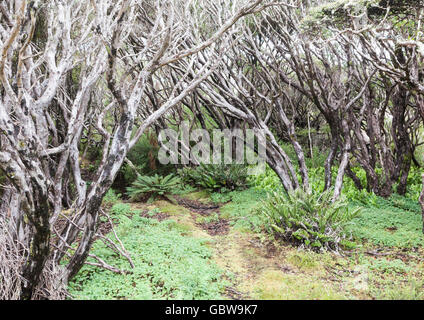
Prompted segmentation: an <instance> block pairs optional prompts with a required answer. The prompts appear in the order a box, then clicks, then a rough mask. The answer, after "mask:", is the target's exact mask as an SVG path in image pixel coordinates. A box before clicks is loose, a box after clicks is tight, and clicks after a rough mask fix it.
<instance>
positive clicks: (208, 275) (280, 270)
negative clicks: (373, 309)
mask: <svg viewBox="0 0 424 320" xmlns="http://www.w3.org/2000/svg"><path fill="white" fill-rule="evenodd" d="M237 195H240V197H239V198H238V199H236V198H235V197H234V199H233V201H228V202H227V203H219V204H217V203H216V202H212V201H211V199H210V197H209V195H207V194H206V193H204V192H195V193H190V194H187V195H183V196H174V197H173V198H172V199H171V200H172V201H168V200H167V199H161V200H157V201H155V202H153V203H151V204H146V203H127V204H123V203H118V204H115V206H114V207H112V210H115V211H116V212H115V214H116V213H119V212H121V213H122V214H124V215H126V216H127V217H128V219H125V221H124V222H122V221H123V220H119V221H117V222H118V224H119V225H121V224H122V225H127V227H126V228H119V225H118V228H117V232H118V235H119V236H120V237H121V240H122V241H123V243H124V245H125V246H126V248H127V250H128V251H129V252H130V253H131V256H132V257H133V260H134V263H135V264H136V265H137V264H138V265H140V271H139V275H138V276H136V274H137V272H138V271H137V268H138V267H137V268H136V271H134V275H131V276H129V275H118V274H113V273H112V272H109V271H105V270H101V271H100V270H98V269H96V268H94V267H91V266H87V267H85V269H83V271H82V272H81V273H80V275H78V276H77V278H76V280H75V281H74V283H73V284H72V285H71V287H70V292H71V294H72V295H73V296H74V297H75V298H76V299H97V298H99V299H143V298H146V299H149V298H152V299H173V298H182V299H209V298H223V299H237V300H239V299H424V277H423V275H424V259H423V258H422V257H424V255H423V253H424V251H423V249H422V247H421V245H419V243H422V237H421V236H420V235H419V234H416V233H411V232H412V231H411V230H410V229H408V227H407V225H408V223H409V222H410V220H408V222H405V223H404V220H402V219H399V216H401V217H404V216H405V215H404V214H403V213H401V211H399V210H398V211H396V210H395V209H396V208H394V209H392V208H391V207H387V208H385V209H381V210H380V214H382V212H381V211H382V210H389V211H390V210H391V211H390V212H389V213H387V212H386V214H392V216H393V217H392V218H393V219H392V220H396V219H397V220H396V221H397V222H398V225H397V227H392V226H390V223H391V219H388V223H389V225H383V226H381V228H384V230H379V232H378V234H379V235H380V238H379V239H373V238H372V236H373V234H374V233H373V232H369V230H368V229H367V226H364V225H361V220H358V222H357V223H358V224H357V226H356V227H355V228H356V230H357V231H358V232H359V234H360V235H362V236H363V238H364V240H362V241H361V243H360V244H359V245H358V246H357V247H356V248H354V249H353V250H351V251H348V252H346V253H344V254H343V255H340V254H335V253H315V252H311V251H305V250H299V249H297V248H294V247H292V246H291V245H290V244H287V243H282V242H281V241H277V240H275V239H272V238H271V237H269V236H267V235H266V234H264V233H263V232H258V231H252V230H251V229H250V228H247V227H246V225H248V224H249V223H250V222H251V221H249V219H250V218H249V215H248V214H245V213H244V212H243V211H246V210H247V208H250V207H254V206H255V205H256V206H257V205H259V201H258V199H255V197H254V196H252V194H250V193H249V192H248V191H247V192H245V193H240V194H237ZM114 208H115V209H114ZM117 208H118V209H119V208H121V209H119V210H118V209H117ZM124 208H125V209H124ZM367 210H368V211H367ZM375 211H376V210H372V209H365V210H364V214H363V216H364V217H365V218H366V220H367V221H368V220H371V221H372V219H374V218H375V219H378V214H379V213H378V212H375ZM405 212H406V213H408V212H409V211H405ZM134 213H138V215H137V217H141V218H140V219H141V220H140V221H141V222H131V220H133V221H134ZM367 215H368V216H367ZM411 215H412V213H411ZM376 217H377V218H376ZM413 218H414V219H415V218H416V217H415V214H414V215H413ZM137 219H138V218H137ZM147 220H149V221H150V220H151V221H154V222H151V223H150V222H147ZM137 221H138V220H137ZM131 223H133V225H131ZM140 223H141V224H140ZM253 223H254V221H253ZM371 223H372V224H373V225H374V226H375V225H379V222H378V221H374V222H371ZM385 223H386V222H385V221H384V223H383V224H385ZM402 223H404V224H405V226H404V227H402V226H401V224H402ZM146 224H147V225H148V226H149V227H148V228H147V229H143V228H145V225H146ZM380 225H381V224H380ZM163 226H168V227H167V228H168V229H169V228H170V229H172V230H173V232H174V231H175V232H176V234H175V236H172V238H169V241H168V240H166V239H164V236H163V230H164V229H163V228H164V227H163ZM155 228H157V231H155V230H156V229H155ZM165 229H166V228H165ZM168 229H166V230H168ZM131 230H132V231H131ZM128 232H129V233H131V232H132V233H133V234H132V235H130V236H129V235H128ZM137 232H140V235H139V236H137ZM367 232H368V233H367ZM408 232H409V233H408ZM414 232H415V229H414ZM382 233H383V236H384V234H386V235H387V236H390V239H394V240H391V241H396V239H402V241H411V239H412V241H413V242H412V243H408V244H407V245H404V243H400V242H399V243H394V245H391V243H386V242H385V241H386V240H385V238H384V237H383V238H381V237H382V236H381V234H382ZM375 234H377V232H376V233H375ZM161 235H162V236H161ZM140 237H142V238H143V240H137V241H142V242H138V243H137V245H133V242H132V241H136V240H134V239H139V238H140ZM169 237H171V236H169ZM367 237H368V238H369V239H366V238H367ZM414 237H416V239H415V238H414ZM387 239H389V238H387ZM406 239H409V240H406ZM400 241H401V240H400ZM376 243H378V244H379V245H376ZM417 243H418V245H417ZM143 246H144V249H143ZM191 247H192V248H191ZM132 248H134V249H133V250H132ZM157 248H163V251H160V250H158V249H157ZM204 249H205V250H207V251H208V253H203V251H202V250H204ZM137 250H140V251H137ZM143 250H144V251H143ZM96 251H97V252H96ZM134 251H136V252H134ZM150 251H152V252H153V253H151V254H150V253H148V252H150ZM94 252H95V253H96V254H97V255H99V254H100V255H101V253H102V252H104V248H103V247H101V246H99V247H98V248H94ZM146 252H147V253H146ZM205 252H206V251H205ZM137 255H139V256H137ZM190 255H191V256H190ZM103 258H105V259H106V260H107V259H108V260H109V263H111V264H114V263H115V264H116V260H117V259H118V258H117V257H116V256H113V255H107V254H106V256H104V257H103ZM138 258H139V259H138ZM193 259H196V260H193ZM110 260H112V261H110ZM122 265H123V266H125V263H123V262H122ZM141 265H146V266H145V267H143V268H142V267H141ZM146 268H147V269H148V270H150V271H149V276H148V277H147V279H146V277H145V276H144V275H143V272H144V273H146V271H145V270H146ZM211 268H212V269H211ZM156 269H158V270H157V273H155V272H156V271H155V270H156ZM129 279H131V280H129ZM101 283H103V285H102V284H101ZM129 283H131V285H129ZM140 283H141V284H140ZM183 287H184V288H183ZM99 288H100V289H99ZM143 290H144V292H143V293H142V294H141V293H140V292H141V291H143ZM145 291H148V292H150V293H149V294H148V295H146V294H145Z"/></svg>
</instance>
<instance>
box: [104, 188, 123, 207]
mask: <svg viewBox="0 0 424 320" xmlns="http://www.w3.org/2000/svg"><path fill="white" fill-rule="evenodd" d="M120 199H121V194H120V193H116V192H115V191H114V190H113V189H109V190H108V191H107V192H106V194H105V196H104V198H103V204H104V205H105V206H113V205H114V204H116V203H117V202H118V201H119V200H120Z"/></svg>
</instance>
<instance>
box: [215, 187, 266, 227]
mask: <svg viewBox="0 0 424 320" xmlns="http://www.w3.org/2000/svg"><path fill="white" fill-rule="evenodd" d="M228 196H230V197H231V202H230V203H228V204H226V205H225V206H223V207H222V208H221V214H222V217H223V218H231V221H230V224H231V225H232V226H234V228H235V229H238V230H243V231H254V232H260V231H261V230H262V228H263V224H264V219H263V216H261V215H258V214H256V212H255V210H256V209H257V208H258V207H259V206H260V205H261V201H262V200H264V199H266V196H267V193H266V192H265V191H263V190H256V189H253V188H250V189H247V190H243V191H233V192H230V193H229V194H228Z"/></svg>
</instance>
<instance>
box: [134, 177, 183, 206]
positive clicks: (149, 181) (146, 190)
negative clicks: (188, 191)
mask: <svg viewBox="0 0 424 320" xmlns="http://www.w3.org/2000/svg"><path fill="white" fill-rule="evenodd" d="M179 184H181V179H180V178H179V177H177V176H175V175H173V174H169V175H167V176H164V177H163V176H159V175H158V174H155V175H154V176H139V177H137V179H136V180H135V181H134V182H133V184H132V185H131V187H128V188H127V195H128V196H129V197H130V199H131V200H138V199H139V198H140V197H141V196H143V195H146V194H147V195H150V198H149V199H148V202H151V201H153V200H155V198H156V197H157V196H164V195H166V194H169V193H171V192H172V191H173V190H174V189H175V188H176V187H177V186H178V185H179Z"/></svg>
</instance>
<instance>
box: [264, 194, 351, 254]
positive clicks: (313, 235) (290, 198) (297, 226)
mask: <svg viewBox="0 0 424 320" xmlns="http://www.w3.org/2000/svg"><path fill="white" fill-rule="evenodd" d="M331 197H332V193H331V191H326V192H324V193H322V194H307V193H305V192H303V191H300V190H298V191H295V192H291V193H288V194H285V193H282V192H278V193H277V192H274V193H272V194H271V195H270V196H269V197H268V199H267V200H266V201H264V202H263V206H262V207H261V208H260V209H259V212H260V213H261V214H263V215H265V216H266V218H267V229H268V231H270V232H272V233H274V234H275V235H277V237H281V238H283V239H284V240H286V241H290V242H293V243H294V244H296V245H298V246H301V247H305V248H311V249H314V250H316V251H324V250H330V251H338V250H340V249H345V248H346V247H347V246H350V245H351V243H350V242H349V241H347V238H348V233H347V232H346V231H345V227H346V226H347V225H348V224H349V222H350V221H351V220H352V219H353V218H354V217H355V216H356V215H357V214H358V211H359V209H354V210H350V209H349V207H348V205H347V203H346V202H345V201H343V200H338V201H335V202H332V198H331ZM345 244H346V245H345Z"/></svg>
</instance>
